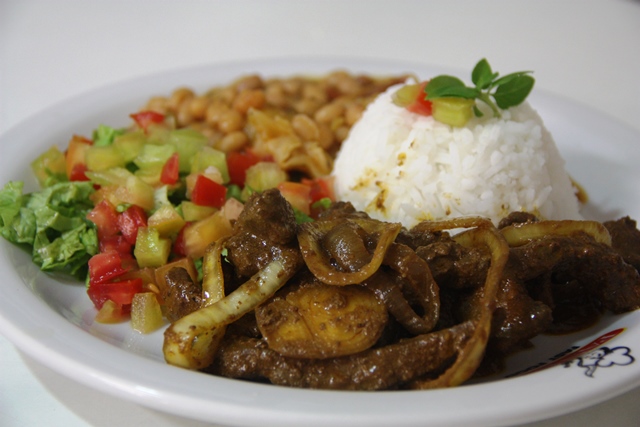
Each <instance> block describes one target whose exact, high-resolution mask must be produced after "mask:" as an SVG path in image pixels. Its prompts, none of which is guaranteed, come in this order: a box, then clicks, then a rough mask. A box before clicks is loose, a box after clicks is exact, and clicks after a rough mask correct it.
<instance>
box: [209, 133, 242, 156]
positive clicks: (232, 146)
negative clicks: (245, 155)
mask: <svg viewBox="0 0 640 427" xmlns="http://www.w3.org/2000/svg"><path fill="white" fill-rule="evenodd" d="M248 143H249V137H248V136H247V135H246V134H245V133H244V132H241V131H234V132H231V133H228V134H226V135H225V136H223V137H222V138H221V139H220V140H218V141H217V142H216V144H215V148H217V149H218V150H220V151H224V152H225V153H228V152H230V151H240V150H241V149H242V148H244V147H245V146H246V145H247V144H248Z"/></svg>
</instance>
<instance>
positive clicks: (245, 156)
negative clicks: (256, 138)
mask: <svg viewBox="0 0 640 427" xmlns="http://www.w3.org/2000/svg"><path fill="white" fill-rule="evenodd" d="M260 161H261V159H260V157H258V156H257V155H256V154H255V153H254V152H253V151H251V150H244V151H232V152H230V153H227V168H228V169H229V178H230V182H231V184H236V185H240V186H244V181H245V178H246V175H247V169H249V168H250V167H251V166H253V165H255V164H256V163H258V162H260Z"/></svg>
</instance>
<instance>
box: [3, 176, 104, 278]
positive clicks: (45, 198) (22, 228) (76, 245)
mask: <svg viewBox="0 0 640 427" xmlns="http://www.w3.org/2000/svg"><path fill="white" fill-rule="evenodd" d="M23 188H24V183H22V182H20V181H12V182H9V183H8V184H6V185H5V186H4V188H3V189H2V190H0V227H1V228H0V234H1V235H2V237H4V238H5V239H7V240H8V241H10V242H12V243H15V244H18V245H23V246H26V247H27V248H30V250H31V255H32V259H33V261H34V262H35V263H36V264H37V265H38V266H39V267H40V268H41V269H42V270H44V271H61V272H66V273H69V274H71V275H74V276H76V277H79V278H81V277H83V275H84V274H86V266H87V262H88V261H89V258H91V256H93V255H95V254H96V253H98V236H97V232H96V230H95V227H94V226H93V225H92V223H91V222H90V221H88V220H87V219H86V215H87V213H88V212H89V211H90V210H91V209H92V208H93V204H92V202H91V200H90V199H89V196H90V195H91V194H92V193H93V192H94V189H93V186H92V184H91V183H89V182H63V183H58V184H55V185H52V186H51V187H47V188H45V189H43V190H41V191H38V192H33V193H27V194H24V193H23Z"/></svg>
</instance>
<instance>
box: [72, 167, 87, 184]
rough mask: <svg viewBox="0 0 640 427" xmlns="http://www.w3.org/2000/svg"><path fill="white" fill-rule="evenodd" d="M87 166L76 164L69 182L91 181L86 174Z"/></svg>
mask: <svg viewBox="0 0 640 427" xmlns="http://www.w3.org/2000/svg"><path fill="white" fill-rule="evenodd" d="M87 170H88V169H87V165H85V164H80V163H78V164H75V165H73V168H72V169H71V174H69V181H89V178H88V177H87V175H86V174H85V172H86V171H87Z"/></svg>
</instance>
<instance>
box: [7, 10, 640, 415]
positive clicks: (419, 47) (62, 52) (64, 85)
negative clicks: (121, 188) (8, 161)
mask: <svg viewBox="0 0 640 427" xmlns="http://www.w3.org/2000/svg"><path fill="white" fill-rule="evenodd" d="M301 55H307V56H322V55H330V56H336V55H338V56H347V57H362V58H379V59H387V60H393V59H397V60H402V61H413V62H425V63H433V64H437V65H442V66H447V67H454V68H459V69H470V68H471V67H472V66H473V64H475V62H476V61H477V60H478V59H480V58H481V57H486V58H488V59H489V61H490V62H491V64H492V65H494V67H495V68H496V69H497V70H499V71H502V70H504V71H505V72H509V71H515V70H523V69H527V70H534V71H535V74H534V76H535V78H536V87H537V88H538V89H542V90H545V91H548V92H551V93H554V94H557V95H561V96H564V97H566V98H568V99H571V100H573V101H576V102H579V103H583V104H586V105H588V106H591V107H593V108H595V109H597V110H599V111H601V112H602V114H603V115H606V116H610V117H613V118H614V119H615V120H618V121H620V122H621V125H624V126H631V127H633V128H635V129H636V130H638V132H640V79H639V78H638V77H639V76H640V1H637V0H600V1H597V0H575V1H569V0H565V1H562V0H536V1H531V0H530V1H524V0H502V1H500V0H485V1H463V0H453V1H428V0H423V1H408V0H389V1H381V0H343V1H321V0H317V1H303V0H298V1H285V0H280V1H244V0H240V1H237V0H236V1H162V0H157V1H88V0H85V1H79V0H77V1H70V0H65V1H62V0H52V1H17V0H0V133H2V132H4V131H6V130H8V129H9V128H11V127H12V126H14V125H16V124H17V123H19V122H21V121H22V120H25V119H27V118H28V117H29V116H30V115H32V114H34V113H36V112H38V111H39V110H42V109H44V108H47V107H49V106H52V105H55V104H56V103H59V102H61V101H64V100H65V99H66V98H68V97H71V96H74V95H78V94H82V93H84V92H86V91H88V90H91V89H95V88H98V87H101V86H104V85H107V84H110V83H116V82H118V81H121V80H123V79H129V78H132V77H138V76H144V75H146V74H149V73H156V72H161V71H165V70H173V69H176V68H185V67H191V66H195V65H200V64H211V63H217V62H226V61H231V60H245V59H255V58H274V57H287V56H289V57H290V56H301ZM187 83H188V82H185V84H187ZM171 89H173V88H167V91H170V90H171ZM150 95H151V94H150ZM638 143H639V149H640V140H639V141H638ZM1 285H2V283H0V286H1ZM638 401H640V389H636V390H635V391H632V392H630V393H627V394H625V395H623V396H621V397H617V398H615V399H612V400H609V401H607V402H605V403H603V404H600V405H598V406H595V407H592V408H589V409H587V410H583V411H581V412H578V413H575V414H570V415H567V416H564V417H560V418H556V419H552V420H547V421H544V422H539V423H535V424H531V425H530V426H529V427H533V426H536V427H543V426H544V427H551V426H554V427H555V426H567V425H569V426H572V425H580V426H585V427H590V426H601V425H615V426H619V427H627V426H629V427H630V426H636V425H637V423H638V420H640V405H638V404H637V402H638ZM0 425H2V426H23V425H47V426H65V427H79V426H82V427H85V426H112V425H139V426H147V425H149V426H151V425H153V426H157V427H162V426H201V425H203V424H202V423H199V422H194V421H190V420H185V419H180V418H176V417H172V416H168V415H165V414H160V413H157V412H154V411H151V410H148V409H146V408H141V407H139V406H137V405H134V404H132V403H129V402H125V401H121V400H119V399H116V398H113V397H111V396H107V395H104V394H102V393H100V392H97V391H94V390H91V389H88V388H86V387H84V386H81V385H78V384H76V383H74V382H72V381H70V380H68V379H66V378H64V377H62V376H60V375H58V374H56V373H55V372H52V371H51V370H49V369H48V368H46V367H44V366H42V365H40V364H38V363H36V362H34V361H32V360H31V359H30V358H29V357H27V356H25V355H23V354H21V353H19V352H18V351H17V350H16V349H15V348H14V347H13V346H12V345H11V344H10V343H9V342H8V341H7V340H6V339H4V338H3V337H2V336H0Z"/></svg>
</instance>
